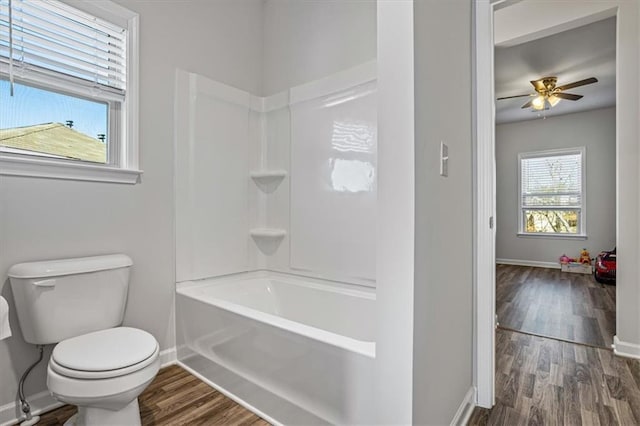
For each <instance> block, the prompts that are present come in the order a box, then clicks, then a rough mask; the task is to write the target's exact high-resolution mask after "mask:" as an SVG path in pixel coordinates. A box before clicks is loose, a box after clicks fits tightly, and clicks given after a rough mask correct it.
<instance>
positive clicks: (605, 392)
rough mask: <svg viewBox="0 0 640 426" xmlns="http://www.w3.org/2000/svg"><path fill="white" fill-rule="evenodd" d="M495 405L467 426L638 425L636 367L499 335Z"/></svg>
mask: <svg viewBox="0 0 640 426" xmlns="http://www.w3.org/2000/svg"><path fill="white" fill-rule="evenodd" d="M496 355H497V359H496V405H495V406H494V407H493V408H492V409H491V410H487V409H483V408H476V409H475V410H474V412H473V414H472V416H471V419H470V421H469V423H468V424H469V425H473V426H476V425H505V426H512V425H513V426H516V425H581V424H585V425H603V426H604V425H607V426H608V425H629V426H631V425H640V361H639V360H632V359H627V358H621V357H617V356H615V355H614V354H613V352H612V351H610V350H606V349H600V348H594V347H589V346H584V345H577V344H573V343H567V342H562V341H559V340H554V339H548V338H543V337H537V336H532V335H528V334H523V333H519V332H513V331H509V330H501V329H498V330H497V332H496Z"/></svg>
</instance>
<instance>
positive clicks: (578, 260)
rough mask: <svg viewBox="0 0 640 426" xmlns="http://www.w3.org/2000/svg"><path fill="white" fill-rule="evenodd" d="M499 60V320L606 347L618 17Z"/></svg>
mask: <svg viewBox="0 0 640 426" xmlns="http://www.w3.org/2000/svg"><path fill="white" fill-rule="evenodd" d="M504 25H505V23H504V22H503V21H502V20H501V19H496V22H495V26H496V32H499V29H500V27H501V26H504ZM494 58H495V59H494V64H495V67H494V70H495V93H496V99H497V100H496V127H495V151H496V152H495V158H496V217H497V221H496V263H497V265H496V268H497V269H496V314H497V318H498V323H499V327H500V328H503V329H507V330H512V331H516V332H521V333H528V334H532V335H536V336H543V337H550V338H554V339H559V340H564V341H567V342H572V343H578V344H584V345H590V346H595V347H601V348H607V349H610V348H611V345H612V344H613V336H614V335H615V329H616V324H615V281H614V280H612V279H610V280H608V281H607V282H606V284H605V283H604V282H603V283H599V282H597V281H596V279H595V278H594V277H593V266H594V262H595V257H596V255H597V254H598V253H600V252H602V251H605V250H612V249H614V248H615V246H616V239H615V238H616V214H615V209H616V191H615V188H616V121H615V120H616V108H615V101H616V90H615V89H616V86H615V74H616V18H615V17H610V18H606V19H603V20H600V21H596V22H593V23H589V24H586V25H582V26H579V27H576V28H571V29H568V30H565V31H561V32H558V33H555V34H551V35H545V36H544V37H541V38H537V39H533V40H527V41H525V42H524V43H520V42H518V41H511V40H505V41H502V42H501V43H499V44H496V46H495V49H494ZM611 258H612V259H613V256H611ZM598 264H599V265H601V266H602V265H603V261H599V263H598ZM607 265H608V266H609V264H607ZM607 272H608V274H607V278H608V277H609V275H612V274H613V273H614V272H615V269H613V270H612V271H611V272H610V273H609V271H607ZM614 278H615V276H614ZM601 281H604V280H603V279H601Z"/></svg>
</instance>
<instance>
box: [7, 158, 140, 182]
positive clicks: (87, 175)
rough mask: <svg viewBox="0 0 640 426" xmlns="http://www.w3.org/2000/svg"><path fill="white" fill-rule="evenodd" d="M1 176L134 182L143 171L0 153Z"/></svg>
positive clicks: (137, 180)
mask: <svg viewBox="0 0 640 426" xmlns="http://www.w3.org/2000/svg"><path fill="white" fill-rule="evenodd" d="M0 175H6V176H25V177H36V178H48V179H65V180H80V181H90V182H109V183H121V184H130V185H134V184H136V183H138V182H139V180H140V176H141V175H142V170H131V169H120V168H117V167H110V166H105V165H99V164H87V163H75V162H70V161H64V160H63V161H59V160H52V159H44V158H20V157H14V156H9V155H0Z"/></svg>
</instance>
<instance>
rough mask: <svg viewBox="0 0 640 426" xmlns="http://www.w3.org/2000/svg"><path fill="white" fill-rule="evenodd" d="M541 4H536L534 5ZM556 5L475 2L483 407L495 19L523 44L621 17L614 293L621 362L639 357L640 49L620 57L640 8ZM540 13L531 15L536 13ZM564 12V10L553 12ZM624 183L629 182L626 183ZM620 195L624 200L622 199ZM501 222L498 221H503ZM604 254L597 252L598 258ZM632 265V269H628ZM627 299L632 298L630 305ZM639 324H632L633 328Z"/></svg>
mask: <svg viewBox="0 0 640 426" xmlns="http://www.w3.org/2000/svg"><path fill="white" fill-rule="evenodd" d="M534 3H535V4H534ZM551 4H553V5H554V14H552V15H549V14H548V13H544V11H545V10H546V9H545V7H544V6H541V5H540V2H531V1H528V0H523V1H519V2H514V1H509V0H506V1H497V2H493V3H489V2H486V1H477V2H476V40H475V42H476V58H475V59H476V60H475V62H476V73H475V76H476V104H475V108H476V117H477V122H476V132H477V141H476V142H477V143H476V152H475V154H476V155H475V166H476V188H475V194H476V198H475V206H476V209H475V210H476V211H475V218H476V221H475V224H476V229H475V236H476V243H475V262H476V263H475V271H476V297H475V300H476V336H475V337H476V340H475V348H476V357H475V366H474V367H475V379H476V385H477V390H478V395H477V402H478V405H479V406H481V407H491V406H493V404H494V394H495V391H494V389H495V388H494V384H495V375H494V371H495V328H496V325H497V324H496V318H495V313H496V305H495V302H496V294H495V281H496V280H495V278H496V275H495V267H494V265H495V260H496V258H495V254H496V251H495V249H496V240H495V238H496V231H495V227H494V226H493V224H494V218H495V215H496V205H495V202H496V193H495V188H496V174H495V172H496V167H495V157H494V153H495V152H496V151H495V145H494V143H495V138H494V135H495V133H494V132H495V127H494V119H495V115H494V104H493V102H494V96H495V90H494V85H493V82H494V69H493V59H494V57H493V46H494V39H496V40H497V39H499V37H504V34H495V36H494V33H493V22H494V19H495V17H494V13H501V14H506V15H508V20H509V22H511V23H512V24H511V25H510V26H509V28H508V31H507V33H509V34H510V37H511V39H513V40H518V42H520V43H524V42H526V41H530V40H533V39H536V38H540V37H541V36H548V35H552V34H556V33H558V32H561V31H564V30H568V29H573V28H577V27H580V26H583V25H587V24H590V23H593V22H596V21H601V20H603V19H606V18H609V17H615V18H616V22H617V26H618V34H617V39H616V49H617V53H618V56H617V67H616V81H617V85H618V87H617V91H616V105H617V110H616V165H617V167H616V170H617V174H616V190H615V191H616V194H617V197H616V199H617V201H616V203H617V206H616V207H617V208H616V219H617V226H616V238H615V241H616V244H617V248H618V250H619V252H620V253H623V254H622V256H619V257H620V260H619V262H620V264H622V265H623V266H622V267H619V268H618V272H617V286H616V289H615V293H616V300H617V302H616V305H617V306H616V308H617V312H616V336H614V339H613V340H614V351H615V353H616V354H619V355H624V356H629V357H640V345H638V344H637V342H636V343H633V342H635V341H636V340H640V339H638V334H640V330H638V328H640V327H638V324H640V321H638V319H639V315H638V310H637V306H635V304H636V302H637V300H638V297H639V296H640V289H639V287H640V286H638V284H637V280H636V277H637V275H638V268H637V262H636V261H635V259H637V258H638V241H637V238H635V236H636V235H637V232H638V225H637V223H636V220H635V218H636V217H637V213H638V188H639V185H638V177H637V166H638V149H637V140H638V134H639V132H638V123H637V116H638V109H639V108H638V103H637V97H638V95H639V92H640V91H639V89H638V87H639V86H638V57H639V56H640V55H639V52H638V51H637V49H635V50H634V49H624V50H621V49H620V46H625V45H626V44H627V43H630V44H632V45H636V44H634V43H637V37H638V26H639V25H638V20H639V19H638V5H637V4H635V2H624V1H615V0H611V1H608V2H598V3H597V4H596V3H594V2H588V1H576V2H572V3H571V5H568V4H564V3H562V4H558V3H557V2H549V5H551ZM535 5H537V6H538V9H531V7H532V6H535ZM555 5H559V7H557V8H556V7H555ZM621 177H624V179H622V178H621ZM619 194H624V198H621V197H620V196H619ZM498 220H500V218H498ZM599 249H600V248H598V249H596V250H599ZM625 259H628V261H625ZM627 298H632V300H633V302H632V301H631V300H628V299H627ZM633 321H635V323H633V324H632V322H633Z"/></svg>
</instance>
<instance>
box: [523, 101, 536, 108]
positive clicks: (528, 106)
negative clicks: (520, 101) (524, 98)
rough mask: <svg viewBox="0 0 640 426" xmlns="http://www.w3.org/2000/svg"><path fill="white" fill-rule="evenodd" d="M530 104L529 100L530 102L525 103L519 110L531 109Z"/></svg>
mask: <svg viewBox="0 0 640 426" xmlns="http://www.w3.org/2000/svg"><path fill="white" fill-rule="evenodd" d="M532 102H533V101H532V100H531V101H529V102H527V103H526V104H524V105H522V107H521V108H522V109H526V108H531V104H532Z"/></svg>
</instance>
